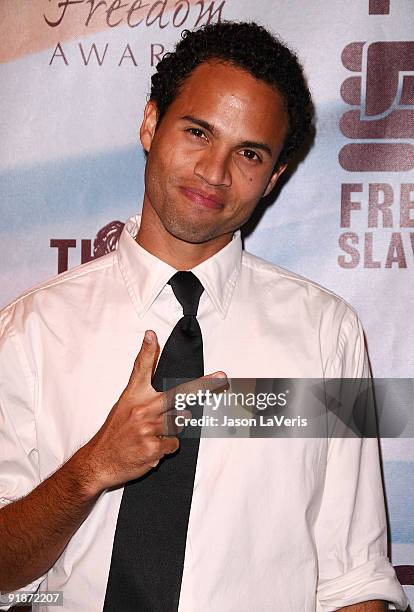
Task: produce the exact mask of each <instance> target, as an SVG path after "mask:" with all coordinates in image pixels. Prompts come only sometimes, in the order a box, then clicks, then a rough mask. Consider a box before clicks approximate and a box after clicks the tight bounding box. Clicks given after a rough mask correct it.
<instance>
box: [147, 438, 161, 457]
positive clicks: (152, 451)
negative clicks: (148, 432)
mask: <svg viewBox="0 0 414 612" xmlns="http://www.w3.org/2000/svg"><path fill="white" fill-rule="evenodd" d="M146 454H147V456H148V457H150V458H151V459H159V458H160V457H161V456H162V455H163V452H162V448H161V440H160V439H159V438H152V439H147V442H146Z"/></svg>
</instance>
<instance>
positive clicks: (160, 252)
mask: <svg viewBox="0 0 414 612" xmlns="http://www.w3.org/2000/svg"><path fill="white" fill-rule="evenodd" d="M231 237H232V236H231V234H230V235H229V234H224V235H223V236H217V237H216V238H213V239H212V240H208V241H207V242H202V243H191V242H186V241H185V240H181V239H180V238H176V237H175V236H173V235H171V234H170V233H169V232H168V231H167V230H166V229H165V227H164V225H163V224H162V222H161V219H160V218H159V216H158V215H157V213H156V212H155V210H154V209H153V207H152V206H151V205H150V204H148V202H146V201H145V199H144V204H143V207H142V215H141V225H140V228H139V230H138V234H137V236H136V238H135V240H136V241H137V242H138V244H139V245H140V246H142V248H143V249H145V250H146V251H148V252H149V253H151V255H155V257H158V259H161V260H162V261H165V262H166V263H167V264H169V265H170V266H172V267H173V268H175V269H176V270H190V269H192V268H194V267H195V266H197V265H198V264H200V263H202V262H203V261H205V260H206V259H208V258H209V257H211V256H212V255H214V254H215V253H217V252H218V251H220V250H221V249H222V248H223V247H225V246H226V244H228V243H229V242H230V240H231Z"/></svg>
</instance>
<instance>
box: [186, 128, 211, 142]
mask: <svg viewBox="0 0 414 612" xmlns="http://www.w3.org/2000/svg"><path fill="white" fill-rule="evenodd" d="M186 132H188V133H189V134H191V135H192V136H194V138H205V140H207V137H206V135H205V134H204V132H203V130H200V128H195V127H190V128H187V129H186Z"/></svg>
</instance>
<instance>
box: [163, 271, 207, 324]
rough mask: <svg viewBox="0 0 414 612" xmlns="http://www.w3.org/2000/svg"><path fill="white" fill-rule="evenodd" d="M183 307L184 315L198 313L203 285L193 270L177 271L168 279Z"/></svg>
mask: <svg viewBox="0 0 414 612" xmlns="http://www.w3.org/2000/svg"><path fill="white" fill-rule="evenodd" d="M168 282H169V284H170V285H171V287H172V290H173V291H174V295H175V297H176V298H177V300H178V301H179V302H180V304H181V306H182V308H183V314H184V315H193V316H196V315H197V310H198V303H199V301H200V297H201V294H202V293H203V291H204V287H203V285H202V284H201V283H200V281H199V280H198V278H197V277H196V276H195V274H193V273H192V272H176V273H175V274H174V276H172V277H171V278H170V280H169V281H168Z"/></svg>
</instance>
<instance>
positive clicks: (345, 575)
mask: <svg viewBox="0 0 414 612" xmlns="http://www.w3.org/2000/svg"><path fill="white" fill-rule="evenodd" d="M327 376H328V377H329V376H332V377H342V378H361V377H366V376H369V365H368V358H367V354H366V350H365V344H364V335H363V331H362V327H361V324H360V322H359V320H358V318H357V317H356V315H355V313H354V312H353V311H352V310H351V309H347V310H346V311H345V314H344V316H343V318H342V321H341V327H340V332H339V335H338V337H337V354H336V356H335V358H334V359H333V360H332V371H331V372H330V373H328V374H327ZM315 543H316V548H317V556H318V586H317V601H318V610H320V611H323V612H331V611H334V610H338V609H340V608H342V607H345V606H350V605H352V604H356V603H359V602H363V601H368V600H371V599H373V600H375V599H379V600H385V601H388V602H392V603H393V604H394V605H395V606H396V608H397V609H400V610H405V609H406V607H407V606H408V600H407V598H406V596H405V594H404V591H403V589H402V587H401V585H400V584H399V582H398V580H397V578H396V575H395V571H394V568H393V567H392V565H391V563H390V561H389V560H388V558H387V524H386V516H385V505H384V494H383V487H382V478H381V470H380V460H379V449H378V440H377V439H376V438H362V437H361V438H350V437H348V438H346V437H342V438H340V437H335V438H331V439H330V440H329V443H328V454H327V463H326V474H325V484H324V490H323V495H322V501H321V506H320V509H319V513H318V517H317V520H316V524H315Z"/></svg>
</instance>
